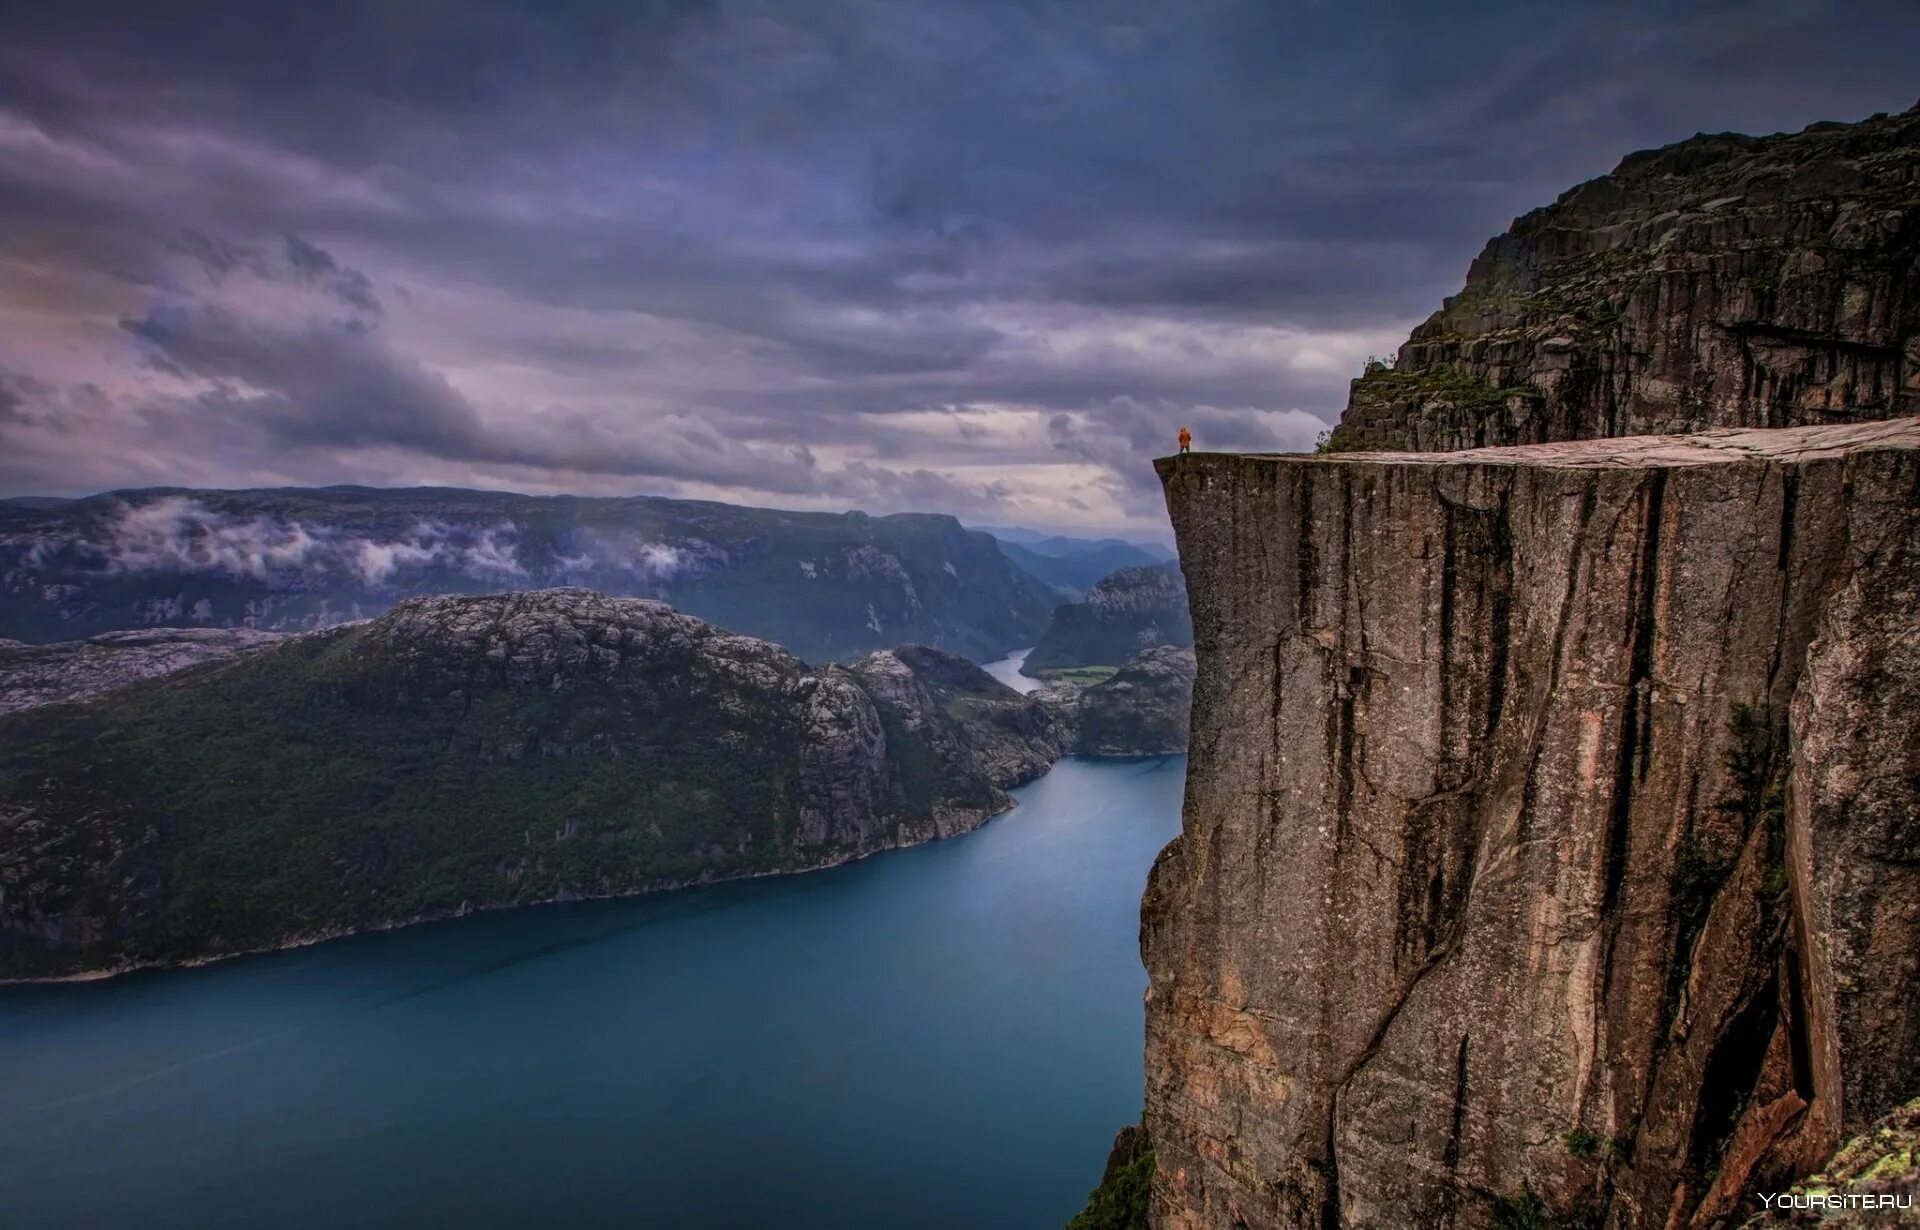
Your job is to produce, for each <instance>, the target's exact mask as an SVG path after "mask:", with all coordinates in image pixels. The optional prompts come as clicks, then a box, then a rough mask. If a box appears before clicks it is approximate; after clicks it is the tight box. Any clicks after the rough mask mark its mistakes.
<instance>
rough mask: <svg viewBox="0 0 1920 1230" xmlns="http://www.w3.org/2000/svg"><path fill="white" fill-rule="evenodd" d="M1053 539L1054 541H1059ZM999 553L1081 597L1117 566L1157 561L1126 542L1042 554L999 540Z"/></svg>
mask: <svg viewBox="0 0 1920 1230" xmlns="http://www.w3.org/2000/svg"><path fill="white" fill-rule="evenodd" d="M1054 541H1055V542H1056V543H1058V542H1059V541H1061V540H1057V539H1056V540H1054ZM1000 553H1001V554H1002V555H1004V556H1006V557H1007V558H1008V559H1009V560H1011V561H1013V563H1015V564H1017V565H1019V566H1020V567H1021V568H1024V569H1026V570H1027V571H1028V572H1030V573H1032V574H1033V575H1034V576H1036V577H1039V578H1040V579H1041V580H1042V581H1045V582H1046V583H1047V584H1049V585H1051V586H1053V587H1054V588H1055V589H1058V590H1061V591H1064V592H1065V593H1067V594H1068V595H1070V596H1071V597H1074V598H1076V599H1077V598H1079V597H1081V596H1083V595H1084V594H1085V593H1086V591H1087V590H1088V589H1089V588H1091V587H1092V586H1093V585H1094V584H1096V583H1097V582H1098V581H1099V580H1100V579H1101V578H1102V577H1105V576H1107V575H1109V574H1111V573H1113V572H1115V571H1117V570H1119V569H1121V568H1127V567H1142V566H1145V567H1153V566H1154V565H1156V564H1159V563H1160V562H1161V558H1160V557H1159V556H1156V555H1153V554H1150V553H1148V552H1147V551H1144V550H1142V549H1141V548H1139V547H1137V546H1135V545H1134V544H1132V543H1130V542H1106V543H1100V544H1089V545H1087V546H1086V547H1084V548H1079V549H1075V550H1069V551H1066V552H1064V553H1062V554H1049V553H1043V552H1041V551H1039V550H1037V549H1036V548H1033V547H1024V546H1021V545H1019V544H1018V543H1011V542H1002V543H1001V544H1000Z"/></svg>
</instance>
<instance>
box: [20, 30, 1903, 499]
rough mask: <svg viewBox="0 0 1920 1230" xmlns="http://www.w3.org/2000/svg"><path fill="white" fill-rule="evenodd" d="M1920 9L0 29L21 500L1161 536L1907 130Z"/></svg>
mask: <svg viewBox="0 0 1920 1230" xmlns="http://www.w3.org/2000/svg"><path fill="white" fill-rule="evenodd" d="M1916 43H1920V9H1916V8H1915V7H1914V6H1912V5H1911V4H1910V3H1906V2H1905V0H1886V2H1884V3H1874V2H1865V0H1863V2H1859V3H1813V2H1812V0H1753V2H1746V0H1742V2H1739V3H1734V2H1733V0H1715V2H1707V3H1699V4H1694V5H1683V6H1675V5H1671V4H1654V3H1651V2H1650V0H1648V2H1642V0H1628V2H1626V3H1607V4H1600V3H1593V4H1574V5H1560V6H1551V7H1548V8H1542V7H1541V6H1537V5H1523V4H1520V3H1518V0H1507V2H1504V3H1485V2H1483V3H1473V4H1465V5H1432V4H1412V3H1378V2H1376V3H1367V2H1362V3H1351V4H1337V5H1336V4H1323V3H1302V4H1286V5H1282V4H1269V3H1263V2H1259V0H1195V2H1194V3H1191V4H1183V5H1177V6H1168V5H1164V4H1148V3H1144V2H1143V0H1105V2H1102V3H1093V2H1091V0H1088V2H1087V3H1038V2H1029V0H993V2H989V3H975V2H973V0H919V2H916V3H913V4H907V5H899V4H884V3H880V2H879V0H780V2H778V3H776V2H775V0H729V2H728V3H725V4H721V3H717V2H714V3H708V2H704V0H655V2H641V3H634V4H609V3H606V2H605V0H564V2H561V3H552V2H544V0H543V2H540V3H536V2H535V0H475V2H474V3H472V4H467V5H461V6H443V5H438V4H431V3H425V2H423V0H407V2H404V3H397V4H396V3H393V2H392V0H345V2H343V3H339V4H332V5H324V6H323V5H309V6H287V5H265V4H255V3H250V2H247V0H215V2H213V3H209V4H202V5H196V6H192V12H191V15H189V16H182V15H180V14H178V13H172V12H169V13H164V14H163V13H162V12H161V11H160V8H159V7H157V6H153V5H150V4H144V3H135V2H134V0H127V2H126V3H123V4H113V3H79V4H73V5H60V6H49V5H13V4H7V3H4V0H0V494H4V493H78V492H83V491H92V490H99V489H102V488H111V487H124V486H141V485H221V486H239V485H269V484H293V483H321V482H364V483H409V484H412V483H446V484H456V485H472V486H498V487H510V488H515V489H520V490H530V491H542V492H546V491H581V492H594V493H627V492H654V493H660V494H677V495H689V496H699V497H707V498H719V499H729V500H737V501H742V502H750V503H770V504H779V505H786V506H801V507H827V508H843V507H850V506H859V507H866V508H869V509H872V510H874V511H894V510H899V509H907V508H918V509H937V510H943V511H950V512H954V513H958V514H961V515H963V516H967V517H970V518H974V519H977V520H982V521H995V522H1028V523H1035V524H1041V525H1046V526H1050V527H1057V528H1083V529H1119V530H1129V531H1132V532H1138V533H1152V532H1156V530H1157V528H1158V527H1159V526H1160V524H1161V513H1160V510H1159V504H1158V493H1157V490H1156V489H1155V485H1154V482H1153V477H1152V473H1151V470H1150V467H1149V466H1148V464H1147V463H1148V460H1149V459H1150V458H1151V457H1152V456H1153V455H1154V454H1155V453H1158V452H1163V451H1166V448H1167V445H1168V442H1169V441H1170V440H1171V438H1172V434H1173V432H1174V430H1175V429H1176V428H1177V427H1178V426H1179V425H1181V424H1183V423H1185V424H1189V425H1191V426H1192V427H1193V428H1194V431H1195V433H1196V435H1197V437H1198V438H1199V441H1200V443H1201V444H1202V446H1213V447H1227V448H1300V447H1305V446H1307V445H1309V444H1310V443H1311V441H1312V439H1313V437H1314V435H1315V434H1316V433H1317V432H1318V431H1319V430H1320V429H1321V428H1322V427H1323V426H1324V425H1325V424H1326V422H1328V421H1329V420H1331V418H1332V417H1334V416H1335V415H1337V413H1338V410H1339V408H1340V405H1341V403H1342V401H1343V398H1344V390H1345V384H1346V381H1347V379H1348V378H1349V377H1350V376H1351V375H1352V374H1353V373H1354V372H1355V371H1357V369H1358V367H1359V365H1360V363H1361V362H1362V361H1363V359H1364V358H1365V356H1366V355H1367V354H1369V353H1377V352H1384V351H1386V350H1389V349H1391V348H1392V347H1393V346H1394V345H1396V344H1397V343H1398V341H1399V339H1400V337H1401V336H1402V335H1403V334H1404V332H1405V330H1406V329H1407V328H1408V327H1409V326H1410V325H1411V324H1412V323H1413V322H1414V321H1415V320H1417V319H1418V318H1419V317H1420V316H1421V315H1423V314H1424V313H1425V311H1426V310H1428V309H1429V308H1430V307H1432V306H1433V305H1434V304H1435V303H1436V302H1437V301H1438V299H1439V297H1440V296H1441V295H1443V294H1445V293H1447V292H1449V291H1451V290H1453V289H1455V288H1456V287H1457V284H1458V282H1459V279H1460V277H1461V276H1462V273H1463V271H1464V269H1465V266H1466V262H1467V261H1468V259H1469V258H1470V257H1471V256H1472V255H1473V253H1474V252H1475V251H1476V250H1477V249H1478V247H1479V245H1480V243H1481V242H1482V241H1483V240H1484V239H1485V238H1486V237H1487V236H1488V235H1489V234H1491V233H1493V232H1495V231H1497V230H1499V229H1501V228H1502V227H1503V226H1504V225H1505V223H1506V221H1507V220H1508V219H1509V218H1510V217H1512V216H1513V215H1515V214H1517V213H1519V212H1522V211H1523V210H1525V209H1527V208H1529V207H1531V206H1533V205H1536V204H1538V203H1540V202H1542V201H1544V200H1546V199H1550V198H1551V197H1552V196H1553V195H1554V194H1555V193H1557V192H1558V191H1559V190H1560V189H1561V188H1564V187H1565V186H1567V185H1569V184H1571V183H1573V182H1576V181H1578V180H1580V179H1583V178H1587V177H1590V176H1592V175H1595V174H1598V173H1600V172H1603V171H1605V170H1606V169H1608V168H1609V167H1611V166H1612V165H1613V164H1614V163H1615V162H1616V161H1618V159H1619V157H1620V156H1621V155H1622V154H1624V153H1626V152H1627V151H1629V150H1632V149H1635V148H1642V147H1646V146H1649V145H1654V144H1659V143H1663V142H1666V141H1671V140H1676V139H1679V138H1681V137H1684V136H1687V135H1689V134H1690V133H1692V132H1694V131H1695V130H1702V129H1704V130H1718V129H1726V128H1734V129H1743V130H1749V131H1770V130H1775V129H1780V128H1797V127H1799V126H1801V125H1802V124H1804V123H1806V122H1809V121H1811V120H1814V119H1821V118H1853V117H1858V116H1860V115H1863V114H1866V113H1868V112H1871V111H1875V110H1887V109H1897V108H1900V107H1904V106H1906V105H1908V104H1909V103H1911V102H1912V99H1911V98H1910V97H1907V95H1908V94H1909V93H1910V92H1911V90H1912V89H1913V82H1912V75H1911V66H1910V64H1908V63H1906V62H1905V61H1904V59H1903V57H1902V52H1903V50H1904V49H1905V48H1909V47H1912V46H1914V45H1916Z"/></svg>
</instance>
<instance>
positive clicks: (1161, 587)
mask: <svg viewBox="0 0 1920 1230" xmlns="http://www.w3.org/2000/svg"><path fill="white" fill-rule="evenodd" d="M1191 644H1193V621H1192V619H1191V618H1189V616H1188V615H1187V590H1186V583H1185V582H1184V581H1183V580H1182V579H1181V577H1180V571H1179V566H1178V565H1177V564H1154V565H1151V566H1141V567H1129V568H1121V569H1118V570H1117V571H1115V572H1113V573H1112V574H1110V575H1108V576H1106V577H1104V578H1102V579H1101V581H1100V582H1099V583H1098V584H1097V585H1095V586H1094V587H1093V588H1092V589H1090V590H1088V591H1087V597H1086V600H1085V601H1083V602H1069V603H1066V604H1064V605H1062V606H1060V607H1057V608H1055V610H1054V612H1053V622H1052V623H1050V624H1048V625H1047V630H1046V632H1045V633H1043V634H1042V635H1041V637H1040V640H1039V643H1038V644H1036V645H1034V647H1033V649H1032V650H1031V651H1029V652H1028V654H1027V660H1026V662H1025V663H1023V664H1022V665H1021V667H1020V672H1021V674H1024V675H1032V676H1034V677H1035V678H1045V677H1046V676H1047V675H1049V674H1051V673H1055V672H1059V671H1070V670H1074V669H1076V668H1079V667H1087V666H1107V667H1119V666H1120V665H1122V664H1123V663H1125V662H1127V661H1129V660H1130V659H1131V658H1132V657H1133V656H1134V655H1135V654H1137V653H1139V652H1140V651H1141V650H1143V649H1150V648H1152V647H1153V646H1155V645H1173V646H1187V645H1191Z"/></svg>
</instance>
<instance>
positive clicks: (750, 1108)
mask: <svg viewBox="0 0 1920 1230" xmlns="http://www.w3.org/2000/svg"><path fill="white" fill-rule="evenodd" d="M1184 771H1185V760H1184V758H1178V757H1175V758H1169V759H1163V760H1152V761H1139V762H1125V763H1114V762H1106V763H1096V762H1089V761H1081V760H1068V761H1064V762H1062V763H1061V764H1060V765H1059V766H1058V767H1057V768H1055V769H1054V771H1053V772H1052V773H1051V774H1049V775H1048V776H1047V777H1045V778H1043V779H1041V780H1040V781H1039V782H1037V783H1035V784H1033V785H1031V786H1028V787H1026V788H1024V789H1022V790H1020V791H1017V792H1016V793H1017V795H1018V796H1019V798H1020V801H1021V805H1020V807H1019V808H1018V809H1016V810H1015V811H1013V812H1010V813H1008V814H1007V815H1005V816H1003V817H1001V818H999V819H997V820H995V821H993V822H992V823H991V824H989V825H987V826H986V827H985V828H983V829H981V830H980V831H978V832H976V833H973V834H970V835H968V836H966V837H961V838H958V839H955V840H953V841H946V842H936V843H933V844H931V845H926V846H921V847H918V848H915V849H912V850H902V851H898V852H893V853H888V854H883V855H880V856H878V857H875V858H872V859H868V860H866V861H864V862H861V863H857V864H853V865H850V866H846V867H840V868H836V869H833V870H830V871H822V872H815V873H812V874H808V875H801V876H787V877H780V878H777V879H770V880H761V881H755V882H751V883H743V884H731V885H719V886H716V887H713V888H707V889H696V890H689V891H686V892H679V893H671V894H663V895H660V896H656V897H651V898H640V899H635V900H629V901H620V902H602V903H593V904H584V905H573V906H559V907H542V908H536V909H527V910H517V911H507V912H502V913H498V914H490V915H483V916H479V917H473V918H467V919H461V920H456V921H451V922H446V923H437V924H430V925H427V926H422V927H415V928H411V929H409V930H405V931H398V932H393V933H390V934H386V935H373V936H362V937H357V938H354V939H350V940H343V941H338V942H335V943H331V944H324V945H320V946H318V947H314V948H308V949H303V950H299V951H294V952H288V953H280V954H275V955H271V956H263V957H249V958H243V959H240V960H236V961H229V962H224V963H221V964H218V965H213V966H209V967H206V968H203V969H198V970H185V971H169V972H155V973H143V974H135V975H131V976H128V977H125V978H120V979H115V980H111V981H107V982H99V983H87V984H75V985H63V986H53V987H16V988H0V1225H5V1226H7V1227H52V1226H75V1227H82V1226H84V1227H101V1226H138V1227H141V1228H142V1230H160V1228H164V1227H193V1228H194V1230H208V1228H213V1227H248V1228H249V1230H252V1228H254V1227H269V1226H271V1227H281V1228H284V1227H308V1226H312V1227H321V1226H325V1227H340V1226H356V1227H357V1226H408V1227H423V1226H435V1225H461V1226H533V1225H567V1226H621V1227H656V1226H657V1227H682V1226H685V1227H762V1226H765V1227H903V1228H905V1227H913V1228H922V1227H968V1228H993V1230H1002V1228H1018V1227H1050V1228H1051V1227H1058V1226H1060V1225H1061V1223H1063V1222H1064V1221H1065V1220H1066V1219H1067V1218H1068V1217H1070V1216H1071V1215H1072V1214H1073V1213H1074V1212H1075V1211H1076V1210H1077V1209H1078V1208H1079V1206H1080V1204H1081V1202H1082V1201H1083V1199H1084V1198H1085V1195H1086V1192H1087V1189H1088V1188H1090V1187H1091V1186H1092V1185H1093V1184H1094V1182H1095V1181H1096V1180H1097V1179H1098V1177H1099V1172H1100V1167H1101V1163H1102V1162H1103V1161H1104V1159H1105V1155H1106V1150H1107V1146H1108V1144H1109V1142H1110V1141H1111V1138H1112V1134H1113V1132H1114V1131H1115V1129H1117V1128H1118V1127H1120V1126H1121V1125H1122V1124H1124V1123H1128V1122H1132V1121H1133V1120H1134V1119H1135V1118H1136V1117H1137V1115H1138V1114H1139V1110H1140V1101H1141V1092H1142V1074H1141V1016H1140V1012H1141V1008H1140V996H1141V992H1142V991H1143V990H1144V988H1145V976H1144V974H1143V973H1142V971H1141V968H1140V962H1139V957H1138V953H1137V950H1136V948H1135V937H1136V935H1137V933H1138V911H1139V898H1140V890H1141V888H1142V887H1143V885H1144V883H1145V878H1146V872H1147V868H1148V866H1149V865H1150V864H1151V863H1152V860H1153V856H1154V854H1155V852H1156V851H1158V850H1159V848H1160V847H1161V845H1162V844H1164V843H1165V842H1166V841H1167V840H1168V839H1169V838H1171V837H1172V836H1173V835H1174V833H1175V832H1176V831H1177V830H1178V827H1179V807H1180V792H1181V786H1182V780H1183V776H1184Z"/></svg>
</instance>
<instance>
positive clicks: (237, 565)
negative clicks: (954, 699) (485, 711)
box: [0, 487, 1104, 661]
mask: <svg viewBox="0 0 1920 1230" xmlns="http://www.w3.org/2000/svg"><path fill="white" fill-rule="evenodd" d="M1095 546H1096V547H1101V548H1102V549H1104V544H1095ZM1061 549H1071V544H1068V545H1067V547H1065V548H1063V547H1061V545H1060V544H1057V543H1056V544H1055V545H1054V546H1053V547H1051V548H1049V550H1061ZM1027 558H1028V557H1027V556H1024V555H1023V556H1022V559H1027ZM1061 558H1062V557H1061V556H1058V555H1054V556H1048V555H1045V554H1044V553H1041V554H1038V555H1035V556H1033V557H1032V559H1033V561H1040V560H1058V559H1061ZM1067 558H1069V559H1070V558H1072V557H1071V556H1069V557H1067ZM1030 562H1031V561H1030ZM1039 568H1040V571H1035V570H1034V569H1032V568H1029V567H1026V566H1023V565H1020V564H1017V563H1016V562H1014V561H1012V560H1010V559H1009V558H1008V554H1007V553H1006V552H1005V551H1003V550H1002V546H1001V544H1000V543H998V542H996V540H995V539H994V538H993V537H992V536H990V535H988V534H986V533H982V532H978V531H972V530H968V529H965V528H963V527H962V526H961V525H960V523H959V522H958V521H956V520H955V519H954V518H952V517H948V516H941V515H934V514H922V513H903V514H897V515H893V516H885V517H874V516H868V515H866V514H864V513H859V512H848V513H807V512H784V511H779V510H773V509H761V508H744V507H738V506H734V505H728V504H719V503H710V502H703V501H691V500H670V499H658V498H651V497H635V498H607V499H602V498H581V497H570V496H526V495H517V494H512V493H508V492H493V491H466V490H458V489H446V488H411V489H398V490H386V489H374V488H366V487H325V488H313V489H304V488H289V489H267V490H251V491H199V490H186V489H178V488H166V489H151V490H140V491H118V492H109V493H106V494H103V495H97V496H90V497H87V498H84V499H75V500H59V499H42V498H26V499H14V500H6V501H0V637H5V638H15V639H19V640H23V641H29V642H47V641H69V640H74V639H77V638H82V637H87V636H91V635H94V634H97V633H101V632H109V631H117V630H124V629H135V628H146V627H157V626H169V625H171V626H186V627H210V628H224V627H241V626H245V627H252V628H257V629H260V630H263V631H278V632H291V631H304V630H309V629H313V628H319V627H326V626H330V625H332V624H336V623H341V622H344V621H348V620H353V619H362V618H369V617H372V616H375V615H378V614H380V613H382V612H383V611H386V610H387V609H389V608H390V607H392V606H393V605H394V604H395V603H397V602H399V601H401V600H403V599H405V598H408V597H414V596H418V595H424V594H440V593H464V594H480V593H492V592H501V591H509V590H524V589H537V588H542V587H547V586H554V585H580V586H587V587H590V588H593V589H595V590H599V591H601V592H603V593H608V594H613V595H623V596H636V597H650V598H659V599H662V600H665V601H668V602H670V603H672V604H673V605H674V606H675V607H677V608H679V609H681V610H684V611H686V612H688V613H689V614H693V615H696V616H699V617H700V618H702V619H705V620H709V621H711V622H713V623H715V624H718V625H720V626H722V627H725V628H727V629H730V630H732V631H736V632H741V633H745V634H748V635H752V636H758V637H762V638H765V639H767V640H771V641H774V642H776V643H778V644H781V645H783V646H785V647H787V648H788V649H791V650H792V651H793V652H795V653H797V654H799V655H800V656H801V657H803V658H805V659H808V660H810V661H834V660H840V661H844V660H847V659H850V658H852V657H855V656H857V655H859V654H861V653H865V652H867V651H869V650H873V649H878V648H883V647H886V646H890V645H897V644H902V643H920V644H926V645H930V646H933V647H936V648H940V649H945V650H949V651H952V652H955V653H960V654H964V655H967V656H969V657H973V658H976V659H980V660H987V659H991V658H995V657H999V656H1001V655H1003V654H1005V653H1007V652H1008V651H1010V650H1012V649H1015V648H1019V647H1021V646H1024V645H1030V644H1032V643H1033V642H1034V639H1035V638H1036V637H1037V636H1038V635H1039V633H1040V631H1041V630H1042V629H1043V628H1044V627H1045V626H1046V622H1047V619H1048V615H1049V613H1050V612H1051V610H1052V608H1053V607H1054V605H1055V604H1056V603H1057V602H1058V599H1059V593H1058V590H1057V587H1058V586H1060V585H1062V584H1068V583H1069V582H1066V581H1062V580H1060V579H1058V578H1060V577H1063V576H1069V575H1070V576H1074V577H1077V576H1080V575H1082V574H1083V572H1084V571H1085V569H1082V568H1080V567H1078V566H1077V565H1075V566H1067V565H1062V566H1060V567H1055V566H1054V565H1052V564H1051V563H1040V564H1039ZM1043 573H1044V574H1045V575H1043Z"/></svg>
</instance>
